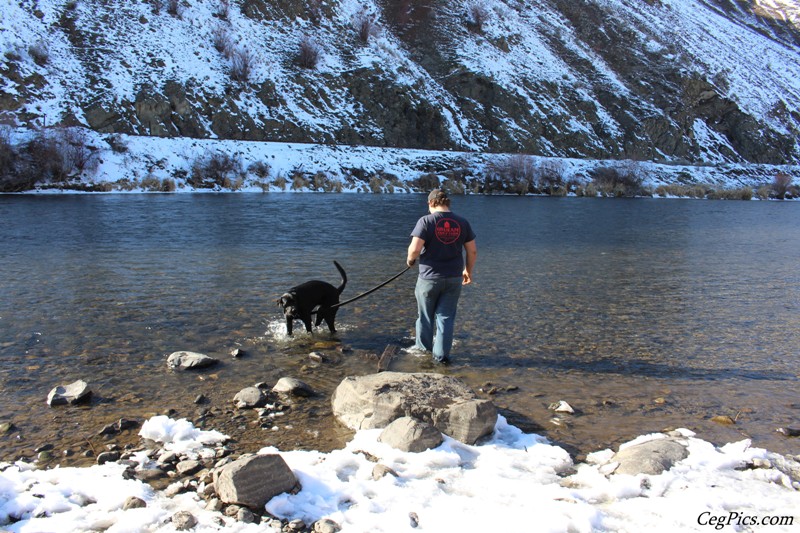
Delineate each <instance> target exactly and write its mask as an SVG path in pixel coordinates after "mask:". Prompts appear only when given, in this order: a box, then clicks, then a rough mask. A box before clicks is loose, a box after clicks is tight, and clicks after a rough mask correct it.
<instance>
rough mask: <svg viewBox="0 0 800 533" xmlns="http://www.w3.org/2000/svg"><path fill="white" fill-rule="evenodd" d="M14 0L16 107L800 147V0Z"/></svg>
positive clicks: (410, 143) (65, 118) (788, 154)
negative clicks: (426, 0) (309, 57)
mask: <svg viewBox="0 0 800 533" xmlns="http://www.w3.org/2000/svg"><path fill="white" fill-rule="evenodd" d="M0 6H1V7H2V9H1V10H0V46H1V47H2V49H3V52H4V56H3V58H2V63H1V64H0V122H2V123H6V124H10V125H13V126H22V127H26V128H41V127H45V126H52V125H56V124H66V125H83V126H87V127H89V128H90V129H92V130H94V131H97V132H99V133H122V134H132V135H150V136H158V137H192V138H209V139H242V140H257V141H288V142H295V143H297V142H304V143H324V144H346V145H370V146H379V147H393V148H423V149H435V150H457V151H468V152H524V153H528V154H532V155H536V156H552V157H566V158H576V159H586V158H589V159H635V160H640V161H653V162H657V163H669V164H674V163H679V164H687V163H690V164H696V165H724V164H730V163H737V164H738V163H760V164H763V163H766V164H778V165H786V164H790V165H796V164H798V163H799V162H800V148H798V144H797V136H798V133H799V132H800V112H798V109H799V108H800V81H798V80H800V61H799V59H800V44H798V43H800V32H798V30H797V27H796V26H795V24H796V21H797V14H798V7H797V4H796V3H795V2H788V1H784V0H756V1H753V2H751V3H750V4H748V3H747V2H736V3H733V2H726V1H725V0H717V1H714V0H648V1H642V0H552V1H551V2H547V3H542V2H533V1H532V0H521V1H517V0H458V1H444V0H432V1H431V2H430V3H426V4H424V5H423V4H420V3H417V2H412V1H410V0H281V1H277V2H266V1H265V0H143V1H138V2H116V1H112V0H0ZM744 6H747V7H744ZM301 51H304V52H306V53H308V52H310V53H311V55H312V56H314V55H315V54H316V60H315V61H314V60H313V57H312V61H310V62H309V61H308V60H307V59H300V54H301Z"/></svg>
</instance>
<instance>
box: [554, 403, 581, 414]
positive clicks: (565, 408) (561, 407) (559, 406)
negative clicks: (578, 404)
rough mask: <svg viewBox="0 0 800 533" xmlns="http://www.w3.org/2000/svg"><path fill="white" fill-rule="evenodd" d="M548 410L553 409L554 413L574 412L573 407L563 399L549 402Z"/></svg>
mask: <svg viewBox="0 0 800 533" xmlns="http://www.w3.org/2000/svg"><path fill="white" fill-rule="evenodd" d="M550 410H551V411H555V412H556V413H568V414H574V413H575V409H573V408H572V406H571V405H570V404H568V403H567V402H565V401H564V400H561V401H558V402H556V403H552V404H550Z"/></svg>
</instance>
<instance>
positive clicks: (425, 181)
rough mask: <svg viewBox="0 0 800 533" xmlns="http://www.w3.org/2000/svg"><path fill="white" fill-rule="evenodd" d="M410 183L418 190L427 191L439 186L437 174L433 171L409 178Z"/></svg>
mask: <svg viewBox="0 0 800 533" xmlns="http://www.w3.org/2000/svg"><path fill="white" fill-rule="evenodd" d="M411 185H413V186H414V188H415V189H417V190H418V191H423V192H428V191H432V190H433V189H438V188H439V176H438V175H436V174H434V173H433V172H428V173H426V174H421V175H419V176H417V177H416V178H414V179H413V180H411Z"/></svg>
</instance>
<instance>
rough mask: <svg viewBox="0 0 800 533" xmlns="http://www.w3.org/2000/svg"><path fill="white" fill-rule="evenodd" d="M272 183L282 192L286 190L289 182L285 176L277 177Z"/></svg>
mask: <svg viewBox="0 0 800 533" xmlns="http://www.w3.org/2000/svg"><path fill="white" fill-rule="evenodd" d="M272 183H273V184H274V185H275V186H276V187H277V188H279V189H280V190H282V191H285V190H286V184H287V181H286V178H285V177H284V176H283V175H278V176H276V177H275V179H274V180H273V181H272Z"/></svg>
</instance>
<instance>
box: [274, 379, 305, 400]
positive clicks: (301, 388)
mask: <svg viewBox="0 0 800 533" xmlns="http://www.w3.org/2000/svg"><path fill="white" fill-rule="evenodd" d="M272 392H277V393H278V394H287V395H290V396H304V397H308V396H313V395H314V389H312V388H311V387H310V386H309V385H307V384H306V383H303V382H302V381H300V380H299V379H296V378H286V377H284V378H281V379H279V380H278V382H277V383H276V384H275V386H274V387H272Z"/></svg>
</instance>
